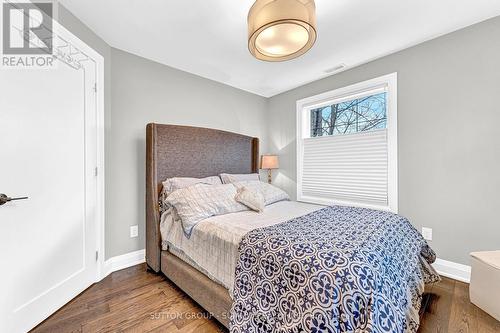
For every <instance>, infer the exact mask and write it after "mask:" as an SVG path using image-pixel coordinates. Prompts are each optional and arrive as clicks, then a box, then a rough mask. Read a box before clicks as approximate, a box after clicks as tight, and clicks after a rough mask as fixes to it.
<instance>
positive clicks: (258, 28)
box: [248, 0, 316, 61]
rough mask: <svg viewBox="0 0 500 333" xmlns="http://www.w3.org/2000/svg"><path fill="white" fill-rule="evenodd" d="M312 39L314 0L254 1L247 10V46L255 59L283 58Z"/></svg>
mask: <svg viewBox="0 0 500 333" xmlns="http://www.w3.org/2000/svg"><path fill="white" fill-rule="evenodd" d="M315 41H316V5H315V3H314V0H257V1H255V3H254V4H253V6H252V8H250V12H249V13H248V49H249V51H250V53H251V54H252V55H253V56H254V57H255V58H257V59H260V60H266V61H284V60H290V59H293V58H296V57H298V56H301V55H302V54H304V53H306V52H307V51H308V50H309V49H310V48H311V47H312V46H313V44H314V42H315Z"/></svg>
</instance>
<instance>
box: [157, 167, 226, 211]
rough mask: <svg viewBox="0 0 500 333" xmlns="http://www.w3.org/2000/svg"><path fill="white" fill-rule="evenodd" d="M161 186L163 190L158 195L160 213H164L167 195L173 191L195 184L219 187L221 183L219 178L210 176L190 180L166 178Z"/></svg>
mask: <svg viewBox="0 0 500 333" xmlns="http://www.w3.org/2000/svg"><path fill="white" fill-rule="evenodd" d="M162 184H163V189H162V191H161V194H160V212H165V211H167V209H168V205H167V204H166V203H165V200H166V199H167V197H168V195H169V194H170V193H172V192H174V191H175V190H178V189H181V188H185V187H189V186H193V185H195V184H207V185H220V184H222V181H221V180H220V177H219V176H210V177H205V178H192V177H173V178H167V180H165V181H164V182H162Z"/></svg>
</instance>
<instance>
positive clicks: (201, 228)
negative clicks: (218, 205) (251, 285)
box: [160, 201, 322, 295]
mask: <svg viewBox="0 0 500 333" xmlns="http://www.w3.org/2000/svg"><path fill="white" fill-rule="evenodd" d="M321 208H322V206H317V205H311V204H306V203H300V202H295V201H280V202H277V203H275V204H272V205H269V206H266V208H265V210H264V212H262V213H256V212H254V211H243V212H238V213H232V214H226V215H220V216H214V217H210V218H208V219H206V220H203V221H201V222H199V223H198V224H197V225H196V227H195V228H194V229H193V231H192V234H191V237H190V238H189V239H188V238H187V237H186V236H185V235H184V232H183V229H182V225H181V223H180V221H178V220H173V219H172V218H171V215H170V214H169V213H165V214H163V215H162V218H161V225H160V230H161V234H162V241H163V242H162V244H163V249H164V250H167V247H168V249H169V250H170V251H171V252H172V253H174V254H175V255H177V256H178V257H180V258H181V259H182V260H184V261H186V262H188V263H189V264H191V265H193V266H194V267H195V268H197V269H198V270H200V271H202V272H203V273H205V274H206V275H207V276H208V277H210V278H211V279H212V280H214V281H216V282H217V283H219V284H221V285H222V286H224V287H225V288H227V289H228V290H229V291H230V295H232V288H233V283H234V271H235V268H236V262H237V259H238V246H239V243H240V241H241V239H242V238H243V236H244V235H245V234H246V233H247V232H249V231H251V230H253V229H257V228H262V227H266V226H270V225H273V224H277V223H280V222H285V221H288V220H290V219H292V218H294V217H298V216H302V215H305V214H308V213H310V212H312V211H315V210H318V209H321Z"/></svg>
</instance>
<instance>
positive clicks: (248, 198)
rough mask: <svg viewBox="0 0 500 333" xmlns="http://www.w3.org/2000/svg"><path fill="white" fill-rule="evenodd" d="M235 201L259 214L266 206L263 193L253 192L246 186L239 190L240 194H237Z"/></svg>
mask: <svg viewBox="0 0 500 333" xmlns="http://www.w3.org/2000/svg"><path fill="white" fill-rule="evenodd" d="M234 199H235V200H236V201H238V202H239V203H242V204H244V205H245V206H247V207H248V208H250V209H251V210H255V211H256V212H259V213H260V212H262V211H264V207H265V206H266V202H265V200H264V196H263V195H262V193H260V192H258V191H251V190H249V189H247V188H246V187H244V186H242V187H240V188H238V193H236V196H235V197H234Z"/></svg>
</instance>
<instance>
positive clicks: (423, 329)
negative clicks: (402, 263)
mask: <svg viewBox="0 0 500 333" xmlns="http://www.w3.org/2000/svg"><path fill="white" fill-rule="evenodd" d="M428 295H429V296H428V297H426V298H425V300H426V301H425V302H424V303H426V307H425V311H423V314H422V316H423V319H422V324H421V326H420V329H419V333H429V332H464V333H465V332H471V333H483V332H484V333H492V332H500V322H498V321H496V320H495V319H493V318H492V317H490V316H489V315H488V314H486V313H485V312H483V311H482V310H481V309H479V308H478V307H476V306H474V305H473V304H471V303H470V301H469V296H468V286H467V284H465V283H461V282H458V281H454V280H451V279H446V278H444V279H443V281H442V282H441V283H439V284H437V285H435V286H433V287H432V289H430V290H428ZM32 332H36V333H41V332H51V333H55V332H92V333H94V332H134V333H135V332H137V333H143V332H227V330H226V329H225V328H224V327H223V326H222V325H221V324H219V323H218V322H217V321H216V320H215V319H210V318H209V315H208V314H207V313H206V312H205V311H203V310H202V309H201V308H200V307H199V306H198V305H197V304H196V303H194V302H193V301H192V300H191V299H190V298H189V297H188V296H187V295H185V294H184V293H183V292H182V291H181V290H180V289H178V288H177V287H176V286H175V285H173V284H172V283H171V282H169V281H168V280H167V279H166V278H164V277H163V276H161V275H156V274H153V273H150V272H147V271H146V266H145V265H144V264H143V265H137V266H134V267H131V268H127V269H124V270H121V271H118V272H115V273H112V274H111V275H109V276H108V277H106V278H105V279H104V280H102V281H101V282H99V283H97V284H95V285H93V286H92V287H90V288H88V289H87V290H85V291H84V292H83V293H81V294H80V295H79V296H78V297H76V298H75V299H73V300H72V301H71V302H70V303H68V304H66V305H65V306H64V307H63V308H61V309H60V310H59V311H57V312H56V313H55V314H53V315H52V316H51V317H50V318H48V319H47V320H45V321H44V322H43V323H41V324H40V325H38V326H37V327H35V328H34V329H33V330H32Z"/></svg>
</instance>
